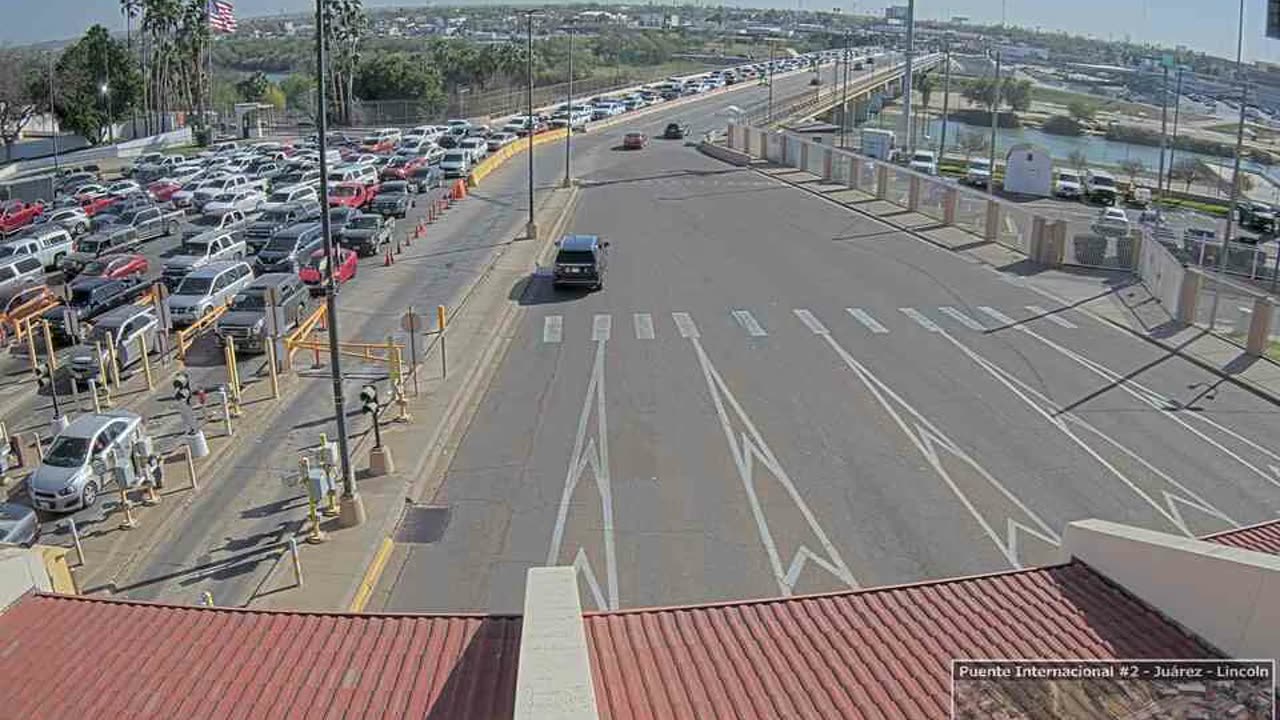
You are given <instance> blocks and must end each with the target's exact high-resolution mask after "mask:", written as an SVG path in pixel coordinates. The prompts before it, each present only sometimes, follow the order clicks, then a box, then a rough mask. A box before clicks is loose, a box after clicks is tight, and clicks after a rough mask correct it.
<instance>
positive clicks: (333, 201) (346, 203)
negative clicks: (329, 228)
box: [329, 182, 378, 210]
mask: <svg viewBox="0 0 1280 720" xmlns="http://www.w3.org/2000/svg"><path fill="white" fill-rule="evenodd" d="M377 194H378V186H377V185H376V184H375V185H369V186H366V185H364V184H363V183H359V182H344V183H338V184H337V185H334V186H332V187H330V188H329V207H349V208H355V209H357V210H359V209H360V208H363V207H364V206H366V205H368V204H369V201H370V200H372V199H373V196H374V195H377Z"/></svg>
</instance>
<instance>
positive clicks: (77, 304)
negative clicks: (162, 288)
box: [42, 278, 149, 343]
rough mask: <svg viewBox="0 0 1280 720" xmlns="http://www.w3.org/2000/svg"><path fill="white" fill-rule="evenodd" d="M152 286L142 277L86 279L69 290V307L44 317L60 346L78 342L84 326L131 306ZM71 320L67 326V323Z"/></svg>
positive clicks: (67, 304)
mask: <svg viewBox="0 0 1280 720" xmlns="http://www.w3.org/2000/svg"><path fill="white" fill-rule="evenodd" d="M148 289H149V286H148V285H147V284H146V283H145V282H142V280H141V279H140V278H122V279H120V280H110V279H108V278H86V279H85V280H82V281H80V282H78V283H74V284H73V285H72V286H71V287H70V293H69V297H68V298H67V301H66V304H65V305H62V306H58V307H52V308H49V309H48V310H46V311H44V313H43V314H42V317H43V318H44V319H45V320H48V321H49V325H50V329H51V331H52V334H53V337H54V339H55V340H57V341H58V342H60V343H69V342H79V341H80V339H81V337H82V335H83V333H84V332H85V331H86V330H87V329H88V328H86V327H85V323H86V322H89V321H91V320H93V319H94V318H96V317H98V316H100V315H102V314H104V313H106V312H108V311H110V310H114V309H116V308H118V307H120V306H121V305H128V304H131V303H133V302H134V301H136V300H137V299H138V298H140V297H142V295H143V294H145V293H146V292H147V290H148ZM68 319H70V320H71V324H72V326H71V327H68V325H67V320H68Z"/></svg>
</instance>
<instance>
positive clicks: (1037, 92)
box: [1031, 85, 1160, 115]
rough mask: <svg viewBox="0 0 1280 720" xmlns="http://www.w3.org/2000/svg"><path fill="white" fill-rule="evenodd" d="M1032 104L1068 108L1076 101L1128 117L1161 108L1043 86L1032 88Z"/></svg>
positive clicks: (1157, 110)
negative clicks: (1039, 103) (1047, 104)
mask: <svg viewBox="0 0 1280 720" xmlns="http://www.w3.org/2000/svg"><path fill="white" fill-rule="evenodd" d="M1031 100H1032V102H1042V103H1049V104H1053V105H1061V106H1063V107H1066V106H1067V105H1069V104H1070V103H1072V102H1073V101H1076V100H1080V101H1083V102H1087V103H1090V104H1092V105H1094V106H1096V107H1097V108H1098V110H1099V111H1109V112H1118V113H1125V114H1128V115H1137V114H1138V113H1140V112H1141V113H1147V114H1150V113H1152V112H1159V111H1160V108H1158V107H1155V106H1154V105H1143V104H1142V103H1133V102H1126V101H1124V100H1116V99H1114V98H1109V97H1103V96H1101V95H1090V94H1088V93H1080V92H1074V91H1072V90H1059V89H1058V88H1051V87H1044V86H1041V85H1033V86H1032V87H1031Z"/></svg>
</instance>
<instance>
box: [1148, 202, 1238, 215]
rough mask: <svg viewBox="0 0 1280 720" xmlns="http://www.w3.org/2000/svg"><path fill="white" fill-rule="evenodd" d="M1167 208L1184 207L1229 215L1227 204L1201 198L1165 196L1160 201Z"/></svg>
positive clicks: (1211, 213)
mask: <svg viewBox="0 0 1280 720" xmlns="http://www.w3.org/2000/svg"><path fill="white" fill-rule="evenodd" d="M1160 204H1161V205H1163V206H1164V207H1167V208H1182V209H1184V210H1197V211H1199V212H1202V213H1209V214H1210V215H1217V216H1219V217H1226V216H1227V206H1226V205H1224V204H1221V203H1210V202H1204V201H1201V200H1187V199H1185V198H1165V199H1164V200H1162V201H1161V202H1160Z"/></svg>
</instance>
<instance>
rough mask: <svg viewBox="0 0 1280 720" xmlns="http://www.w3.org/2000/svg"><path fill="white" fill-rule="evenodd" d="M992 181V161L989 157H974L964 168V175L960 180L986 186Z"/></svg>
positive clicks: (982, 186)
mask: <svg viewBox="0 0 1280 720" xmlns="http://www.w3.org/2000/svg"><path fill="white" fill-rule="evenodd" d="M990 181H991V161H990V160H988V159H987V158H972V159H970V160H969V162H968V164H967V165H966V166H965V169H964V177H962V178H960V182H961V183H963V184H965V185H972V186H973V187H980V188H985V187H986V186H987V183H988V182H990Z"/></svg>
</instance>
